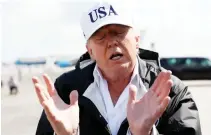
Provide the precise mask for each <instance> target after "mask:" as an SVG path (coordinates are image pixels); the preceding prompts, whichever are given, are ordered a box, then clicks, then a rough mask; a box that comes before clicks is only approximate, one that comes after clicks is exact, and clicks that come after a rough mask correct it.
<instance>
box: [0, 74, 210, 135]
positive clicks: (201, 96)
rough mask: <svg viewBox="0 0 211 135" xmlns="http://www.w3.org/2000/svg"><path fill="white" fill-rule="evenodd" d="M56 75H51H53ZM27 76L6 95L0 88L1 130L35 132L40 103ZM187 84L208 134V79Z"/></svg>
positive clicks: (8, 134) (5, 133)
mask: <svg viewBox="0 0 211 135" xmlns="http://www.w3.org/2000/svg"><path fill="white" fill-rule="evenodd" d="M58 75H59V74H57V75H51V76H53V78H54V79H55V78H56V77H57V76H58ZM30 78H31V76H28V77H25V78H24V79H23V80H22V81H21V83H20V85H19V86H20V92H19V93H18V94H17V95H12V96H11V95H9V89H8V88H7V87H6V86H4V87H3V88H2V89H1V134H2V135H35V131H36V127H37V123H38V121H39V118H40V115H41V112H42V107H41V105H40V104H39V102H38V99H37V97H36V93H35V91H34V87H33V85H32V82H31V79H30ZM184 83H185V84H187V85H188V86H189V90H190V91H191V92H192V95H193V97H194V100H195V101H196V104H197V106H198V109H199V115H200V121H201V128H202V134H203V135H211V130H210V129H209V128H210V125H211V116H210V115H211V80H210V81H184Z"/></svg>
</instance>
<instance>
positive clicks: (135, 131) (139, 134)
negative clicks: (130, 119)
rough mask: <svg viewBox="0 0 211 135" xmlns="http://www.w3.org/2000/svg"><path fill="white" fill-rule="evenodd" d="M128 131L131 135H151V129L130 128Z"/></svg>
mask: <svg viewBox="0 0 211 135" xmlns="http://www.w3.org/2000/svg"><path fill="white" fill-rule="evenodd" d="M129 129H130V132H131V134H132V135H151V133H152V128H151V130H147V129H142V128H132V127H130V128H129Z"/></svg>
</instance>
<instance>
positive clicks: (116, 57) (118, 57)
mask: <svg viewBox="0 0 211 135" xmlns="http://www.w3.org/2000/svg"><path fill="white" fill-rule="evenodd" d="M120 58H121V56H115V57H113V58H112V60H118V59H120Z"/></svg>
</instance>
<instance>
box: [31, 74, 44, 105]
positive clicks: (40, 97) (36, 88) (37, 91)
mask: <svg viewBox="0 0 211 135" xmlns="http://www.w3.org/2000/svg"><path fill="white" fill-rule="evenodd" d="M32 82H33V83H34V87H35V92H36V94H37V97H38V99H39V101H40V104H42V102H43V101H44V100H45V99H46V97H45V95H44V94H43V92H42V90H41V89H40V87H39V86H37V84H39V83H40V81H39V79H38V78H37V77H36V76H35V77H33V78H32Z"/></svg>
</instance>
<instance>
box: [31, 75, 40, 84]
mask: <svg viewBox="0 0 211 135" xmlns="http://www.w3.org/2000/svg"><path fill="white" fill-rule="evenodd" d="M32 82H33V83H34V84H36V83H40V81H39V79H38V78H37V77H36V76H34V77H32Z"/></svg>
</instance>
